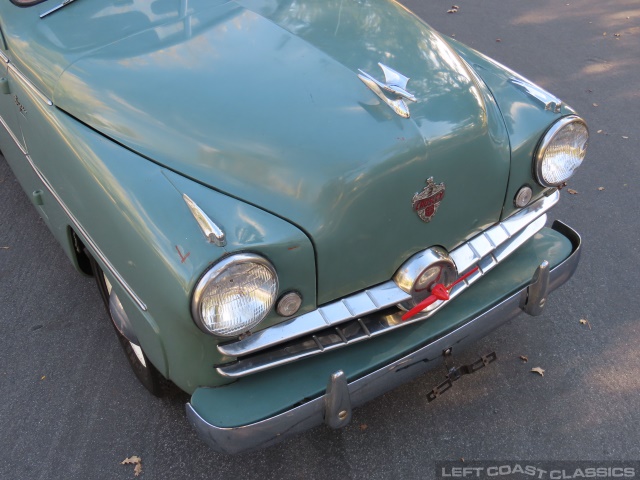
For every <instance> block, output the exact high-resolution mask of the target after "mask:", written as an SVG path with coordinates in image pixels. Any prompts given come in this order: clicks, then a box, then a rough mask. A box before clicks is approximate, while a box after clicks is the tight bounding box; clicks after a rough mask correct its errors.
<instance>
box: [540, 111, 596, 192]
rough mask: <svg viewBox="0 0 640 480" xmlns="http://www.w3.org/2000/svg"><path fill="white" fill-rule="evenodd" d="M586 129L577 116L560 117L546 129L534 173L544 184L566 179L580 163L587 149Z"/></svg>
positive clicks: (556, 184)
mask: <svg viewBox="0 0 640 480" xmlns="http://www.w3.org/2000/svg"><path fill="white" fill-rule="evenodd" d="M588 140H589V130H588V129H587V124H586V123H585V122H584V120H582V119H581V118H580V117H578V116H576V115H570V116H568V117H564V118H561V119H560V120H558V121H557V122H556V123H554V124H553V125H552V126H551V128H550V129H549V130H548V131H547V133H546V134H545V136H544V138H543V139H542V142H541V143H540V146H539V147H538V152H537V154H536V165H535V173H536V179H537V181H538V183H539V184H540V185H542V186H544V187H557V186H558V185H561V184H562V183H563V182H566V181H567V180H568V179H569V178H570V177H571V176H572V175H573V174H574V172H575V171H576V169H577V168H578V167H579V166H580V164H582V160H584V156H585V154H586V152H587V142H588Z"/></svg>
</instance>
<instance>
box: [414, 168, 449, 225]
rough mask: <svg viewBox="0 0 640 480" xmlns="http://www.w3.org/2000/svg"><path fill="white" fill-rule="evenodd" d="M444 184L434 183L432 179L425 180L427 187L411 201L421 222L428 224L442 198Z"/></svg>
mask: <svg viewBox="0 0 640 480" xmlns="http://www.w3.org/2000/svg"><path fill="white" fill-rule="evenodd" d="M444 190H445V187H444V183H434V181H433V177H430V178H428V179H427V185H426V186H425V187H424V188H423V189H422V191H421V192H418V193H416V194H415V195H414V196H413V199H412V205H413V209H414V210H415V212H416V213H417V214H418V216H419V217H420V219H421V220H422V221H423V222H430V221H431V219H432V218H433V216H434V215H435V214H436V211H437V210H438V207H439V206H440V202H441V201H442V199H443V198H444Z"/></svg>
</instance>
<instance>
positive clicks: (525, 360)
mask: <svg viewBox="0 0 640 480" xmlns="http://www.w3.org/2000/svg"><path fill="white" fill-rule="evenodd" d="M520 360H522V361H523V362H524V363H527V362H528V361H529V358H528V357H527V356H526V355H520Z"/></svg>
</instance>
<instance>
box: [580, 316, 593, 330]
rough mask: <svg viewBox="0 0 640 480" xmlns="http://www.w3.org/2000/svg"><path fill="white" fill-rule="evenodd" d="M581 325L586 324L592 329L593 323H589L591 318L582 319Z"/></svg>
mask: <svg viewBox="0 0 640 480" xmlns="http://www.w3.org/2000/svg"><path fill="white" fill-rule="evenodd" d="M580 325H586V326H587V327H589V330H591V324H590V323H589V320H587V319H585V318H582V319H580Z"/></svg>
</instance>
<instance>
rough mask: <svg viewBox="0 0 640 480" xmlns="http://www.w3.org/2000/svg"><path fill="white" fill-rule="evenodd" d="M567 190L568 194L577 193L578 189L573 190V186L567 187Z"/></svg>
mask: <svg viewBox="0 0 640 480" xmlns="http://www.w3.org/2000/svg"><path fill="white" fill-rule="evenodd" d="M567 192H569V194H570V195H577V194H578V191H577V190H574V189H573V188H567Z"/></svg>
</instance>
